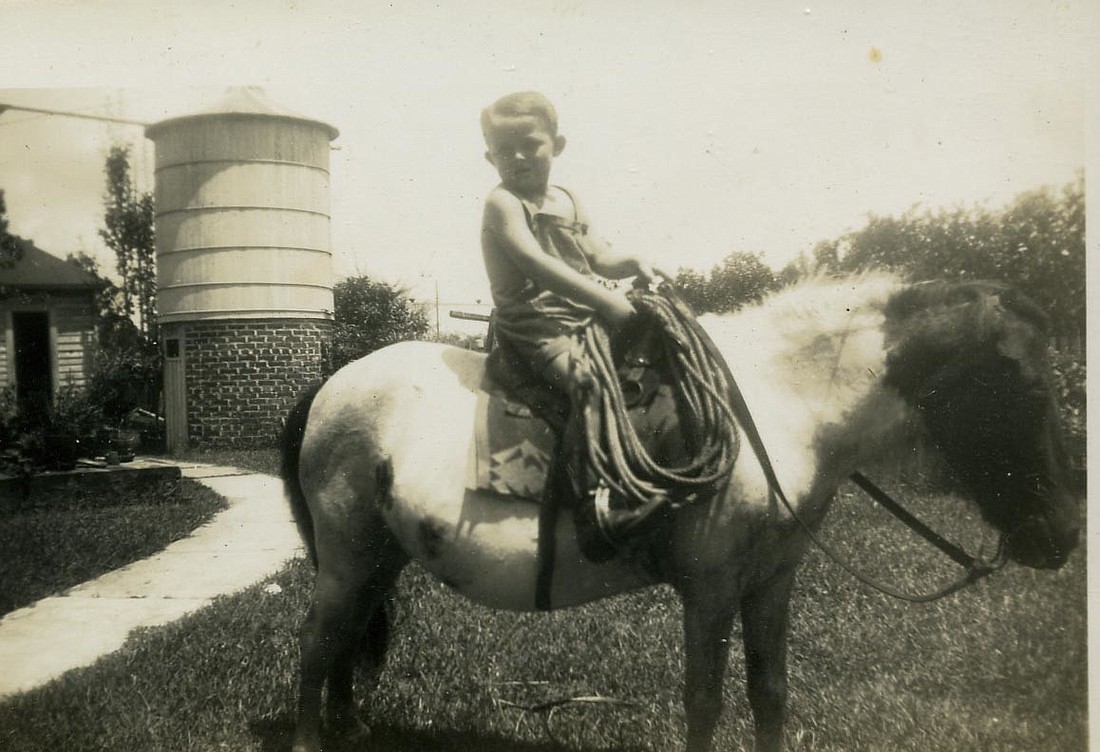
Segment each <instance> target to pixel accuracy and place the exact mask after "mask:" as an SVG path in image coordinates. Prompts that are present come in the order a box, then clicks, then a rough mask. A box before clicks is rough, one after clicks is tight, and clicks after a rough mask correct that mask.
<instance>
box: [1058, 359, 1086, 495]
mask: <svg viewBox="0 0 1100 752" xmlns="http://www.w3.org/2000/svg"><path fill="white" fill-rule="evenodd" d="M1051 362H1052V365H1053V366H1054V388H1055V393H1056V394H1057V397H1058V408H1059V411H1060V413H1061V418H1062V427H1063V430H1064V431H1065V437H1066V447H1067V449H1068V450H1069V456H1070V463H1071V464H1072V466H1073V468H1074V470H1075V471H1076V472H1077V473H1079V474H1080V475H1081V476H1082V477H1083V474H1084V472H1085V467H1086V458H1085V448H1086V434H1087V429H1086V421H1087V407H1088V405H1087V402H1088V397H1087V395H1086V390H1085V375H1086V374H1085V356H1084V355H1083V354H1080V353H1074V352H1069V351H1065V350H1052V351H1051Z"/></svg>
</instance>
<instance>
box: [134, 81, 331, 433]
mask: <svg viewBox="0 0 1100 752" xmlns="http://www.w3.org/2000/svg"><path fill="white" fill-rule="evenodd" d="M146 135H147V136H148V137H149V138H150V139H151V140H152V141H153V143H154V145H155V149H156V161H155V165H156V178H155V189H154V190H155V195H156V238H157V241H156V245H157V247H156V251H157V286H158V299H157V305H158V309H159V312H160V325H161V340H162V342H163V343H164V348H165V351H164V354H165V368H164V394H165V417H166V421H167V427H168V448H169V450H175V449H181V448H184V447H186V446H188V445H190V444H194V445H199V446H253V445H267V444H270V443H271V442H272V440H273V437H274V435H275V431H276V428H277V426H278V422H279V419H280V418H281V417H282V415H283V414H284V412H285V410H286V408H287V406H288V404H289V403H290V401H291V400H292V399H293V398H294V397H295V395H296V394H297V393H298V392H299V391H300V390H301V389H302V388H303V387H305V386H307V385H308V384H310V383H312V382H314V381H316V380H317V379H318V378H319V377H320V375H321V370H322V361H323V357H324V353H325V350H326V348H327V346H328V343H329V342H330V341H331V336H332V310H333V301H332V286H333V276H332V252H331V245H330V219H329V211H330V209H329V205H330V204H329V142H330V141H331V140H332V139H333V138H335V137H336V136H337V135H338V132H337V130H336V129H335V128H333V127H332V126H330V125H327V124H326V123H322V122H320V121H317V120H313V119H310V118H306V117H303V116H301V115H297V114H295V113H292V112H289V111H288V110H286V109H284V108H282V107H280V106H278V105H275V104H272V103H271V102H269V101H267V100H266V99H265V98H264V97H263V95H262V94H261V93H260V92H259V91H258V90H256V89H251V88H243V89H234V90H231V91H230V92H229V93H228V95H227V96H226V98H225V99H223V100H222V101H221V102H219V103H218V104H217V105H215V106H214V107H211V108H210V109H207V110H203V111H201V112H196V113H193V114H189V115H185V116H182V117H176V118H172V119H169V120H164V121H161V122H159V123H155V124H153V125H151V126H149V127H148V128H147V129H146Z"/></svg>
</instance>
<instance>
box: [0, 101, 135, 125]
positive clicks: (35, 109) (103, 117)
mask: <svg viewBox="0 0 1100 752" xmlns="http://www.w3.org/2000/svg"><path fill="white" fill-rule="evenodd" d="M8 110H19V111H20V112H36V113H38V114H40V115H61V116H62V117H74V118H82V119H84V120H99V121H101V122H105V123H121V124H122V125H137V126H141V127H142V128H144V127H145V126H147V125H149V123H145V122H142V121H140V120H126V119H125V118H115V117H107V116H106V115H88V114H85V113H82V112H66V111H64V110H47V109H44V108H42V107H24V106H23V105H18V104H5V103H4V102H0V115H3V114H4V113H5V112H6V111H8Z"/></svg>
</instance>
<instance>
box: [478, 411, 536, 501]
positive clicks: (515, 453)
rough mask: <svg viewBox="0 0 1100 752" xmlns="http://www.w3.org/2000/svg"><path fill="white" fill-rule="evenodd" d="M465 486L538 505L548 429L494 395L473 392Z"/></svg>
mask: <svg viewBox="0 0 1100 752" xmlns="http://www.w3.org/2000/svg"><path fill="white" fill-rule="evenodd" d="M476 410H477V412H476V415H475V422H474V441H473V444H472V449H471V457H470V462H469V472H468V478H467V483H466V487H467V488H469V489H470V490H473V491H489V492H491V493H495V494H502V495H505V496H512V497H517V498H520V499H526V500H529V501H534V502H539V501H541V500H542V498H543V490H544V489H545V488H546V482H547V479H548V478H549V475H550V469H551V465H552V462H553V457H554V449H555V443H556V437H555V435H554V431H553V429H551V428H550V425H549V424H548V423H547V422H546V421H544V420H542V419H541V418H539V417H537V416H536V415H534V414H533V413H532V412H531V410H530V409H529V408H528V407H526V406H525V405H522V404H520V403H519V402H516V401H514V400H512V399H509V398H508V397H505V396H504V395H502V394H500V393H499V392H496V391H488V390H484V389H483V390H481V391H480V392H479V393H478V399H477V408H476Z"/></svg>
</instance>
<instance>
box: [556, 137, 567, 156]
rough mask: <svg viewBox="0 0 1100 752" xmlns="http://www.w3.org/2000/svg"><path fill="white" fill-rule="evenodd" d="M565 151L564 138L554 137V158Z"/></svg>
mask: <svg viewBox="0 0 1100 752" xmlns="http://www.w3.org/2000/svg"><path fill="white" fill-rule="evenodd" d="M564 150H565V136H554V156H555V157H556V156H558V155H559V154H561V153H562V152H563V151H564Z"/></svg>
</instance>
